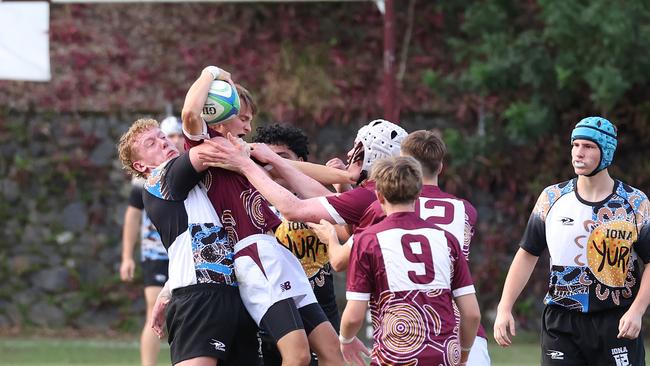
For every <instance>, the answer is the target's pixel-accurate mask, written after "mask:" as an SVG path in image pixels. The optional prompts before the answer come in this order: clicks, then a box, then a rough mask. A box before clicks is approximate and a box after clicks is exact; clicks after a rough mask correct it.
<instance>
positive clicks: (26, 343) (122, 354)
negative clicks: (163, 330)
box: [0, 338, 171, 366]
mask: <svg viewBox="0 0 650 366" xmlns="http://www.w3.org/2000/svg"><path fill="white" fill-rule="evenodd" d="M160 348H161V351H160V355H159V356H158V365H169V364H171V362H170V361H169V346H168V345H167V344H165V343H162V344H161V347H160ZM139 364H140V354H139V349H138V342H137V341H136V340H132V341H128V340H110V339H45V338H11V339H10V338H0V365H3V366H5V365H6V366H10V365H32V366H37V365H38V366H40V365H53V366H58V365H103V366H109V365H110V366H113V365H139Z"/></svg>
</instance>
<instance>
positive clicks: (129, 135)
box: [117, 118, 159, 178]
mask: <svg viewBox="0 0 650 366" xmlns="http://www.w3.org/2000/svg"><path fill="white" fill-rule="evenodd" d="M157 127H159V125H158V121H156V120H155V119H151V118H140V119H138V120H137V121H135V122H133V124H132V125H131V127H129V130H128V131H126V132H125V133H124V134H123V135H122V137H120V142H119V143H118V145H117V152H118V155H119V157H120V161H121V162H122V168H124V169H125V170H126V171H127V172H128V173H129V174H131V175H133V176H136V177H141V178H146V176H145V174H144V173H142V172H139V171H137V170H135V169H134V168H133V162H134V161H135V160H136V156H135V155H136V154H135V149H134V145H135V140H136V139H137V138H138V136H139V135H140V134H141V133H143V132H146V131H149V130H150V129H152V128H157Z"/></svg>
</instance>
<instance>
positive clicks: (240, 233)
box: [185, 125, 280, 245]
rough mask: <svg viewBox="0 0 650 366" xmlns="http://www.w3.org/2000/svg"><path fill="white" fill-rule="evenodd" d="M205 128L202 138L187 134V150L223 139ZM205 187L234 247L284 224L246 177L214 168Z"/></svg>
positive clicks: (205, 180)
mask: <svg viewBox="0 0 650 366" xmlns="http://www.w3.org/2000/svg"><path fill="white" fill-rule="evenodd" d="M204 128H205V133H204V134H202V135H199V136H191V135H188V134H187V133H186V134H185V135H186V137H187V138H186V139H185V145H186V147H187V148H189V147H192V146H196V145H198V144H200V143H201V142H202V141H203V140H204V139H206V138H212V137H217V136H221V135H220V134H219V133H218V132H215V131H213V130H212V129H208V128H207V126H205V125H204ZM203 183H204V185H205V187H206V188H207V189H208V197H209V198H210V202H212V205H213V206H214V209H215V210H216V211H217V212H218V213H219V214H220V215H221V217H220V218H221V222H222V223H223V227H224V228H225V229H226V232H227V233H228V238H229V239H230V242H231V243H233V245H234V243H237V242H239V241H240V240H242V239H244V238H246V237H248V236H250V235H255V234H264V233H267V232H269V231H272V230H273V229H274V228H275V227H276V226H278V225H279V224H280V219H279V218H278V217H277V216H276V215H275V214H273V212H272V211H271V209H270V208H269V204H268V202H267V201H266V200H265V199H264V197H262V195H261V194H260V193H259V192H258V191H257V190H256V189H255V187H253V185H252V184H251V183H250V182H249V181H248V179H246V177H244V176H242V175H240V174H237V173H235V172H233V171H230V170H227V169H221V168H210V169H208V172H207V174H206V175H205V178H204V179H203Z"/></svg>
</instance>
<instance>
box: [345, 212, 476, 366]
mask: <svg viewBox="0 0 650 366" xmlns="http://www.w3.org/2000/svg"><path fill="white" fill-rule="evenodd" d="M474 292H475V291H474V285H473V281H472V277H471V275H470V272H469V268H468V266H467V261H466V260H465V256H464V255H463V254H462V251H461V248H460V245H459V244H458V242H457V240H456V239H455V238H454V236H453V235H451V234H450V233H448V232H446V231H444V230H441V229H439V228H437V227H436V226H435V225H432V224H430V223H428V222H426V221H424V220H422V219H421V218H420V217H419V216H418V215H417V214H416V213H415V212H400V213H394V214H392V215H390V216H388V217H386V218H385V219H384V220H382V221H381V222H379V223H378V224H375V225H372V226H370V227H368V228H366V229H365V230H364V231H363V232H360V233H357V234H355V235H354V245H353V246H352V252H351V255H350V266H349V268H348V277H347V292H346V297H347V299H348V300H359V301H370V311H371V314H372V323H373V328H374V332H373V338H374V346H373V352H372V365H405V364H412V365H415V364H418V365H457V364H458V363H459V362H460V344H459V341H458V336H457V334H458V329H457V327H458V325H457V323H456V319H455V315H454V307H453V304H452V298H454V297H458V296H463V295H467V294H472V293H474Z"/></svg>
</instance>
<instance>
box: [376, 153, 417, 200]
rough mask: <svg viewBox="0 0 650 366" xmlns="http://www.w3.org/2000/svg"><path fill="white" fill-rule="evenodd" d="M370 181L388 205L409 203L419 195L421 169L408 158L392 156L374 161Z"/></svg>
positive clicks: (415, 162)
mask: <svg viewBox="0 0 650 366" xmlns="http://www.w3.org/2000/svg"><path fill="white" fill-rule="evenodd" d="M370 179H372V180H374V181H375V189H376V190H377V192H379V193H381V194H382V195H383V196H384V198H386V201H388V203H392V204H400V203H410V202H413V201H415V200H416V199H417V198H418V196H419V195H420V190H421V189H422V168H421V167H420V163H418V161H417V160H415V159H414V158H412V157H410V156H393V157H390V158H386V159H381V160H378V161H376V162H375V163H374V164H373V166H372V173H371V175H370Z"/></svg>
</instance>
